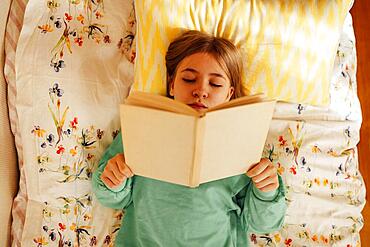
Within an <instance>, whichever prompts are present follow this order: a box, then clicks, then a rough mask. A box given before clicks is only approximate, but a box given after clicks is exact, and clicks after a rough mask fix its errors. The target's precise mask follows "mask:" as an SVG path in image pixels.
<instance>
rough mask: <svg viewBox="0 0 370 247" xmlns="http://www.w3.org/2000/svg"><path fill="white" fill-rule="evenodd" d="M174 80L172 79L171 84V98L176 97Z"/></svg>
mask: <svg viewBox="0 0 370 247" xmlns="http://www.w3.org/2000/svg"><path fill="white" fill-rule="evenodd" d="M174 84H175V82H174V80H173V79H172V78H171V82H170V96H172V97H174V96H175V95H174V94H173V89H174Z"/></svg>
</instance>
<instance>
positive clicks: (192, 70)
mask: <svg viewBox="0 0 370 247" xmlns="http://www.w3.org/2000/svg"><path fill="white" fill-rule="evenodd" d="M186 71H189V72H193V73H196V74H199V72H198V71H197V70H196V69H193V68H185V69H183V70H181V72H186ZM209 75H213V76H216V77H221V78H223V79H225V80H226V78H225V76H223V75H221V74H219V73H210V74H209Z"/></svg>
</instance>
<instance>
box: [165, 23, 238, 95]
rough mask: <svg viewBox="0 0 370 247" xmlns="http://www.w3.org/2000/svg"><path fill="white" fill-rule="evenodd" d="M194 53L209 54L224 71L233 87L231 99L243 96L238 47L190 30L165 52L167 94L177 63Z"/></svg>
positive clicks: (173, 42)
mask: <svg viewBox="0 0 370 247" xmlns="http://www.w3.org/2000/svg"><path fill="white" fill-rule="evenodd" d="M195 53H208V54H211V55H212V56H213V57H214V58H215V59H216V60H217V62H218V63H219V64H220V66H221V68H222V69H223V70H224V71H225V73H226V75H227V77H228V78H229V80H230V84H231V86H232V87H234V93H233V95H232V97H231V99H235V98H238V97H241V96H244V91H243V86H242V74H243V61H242V56H241V54H240V51H239V50H238V48H236V47H235V45H234V44H233V43H231V42H230V41H229V40H227V39H224V38H220V37H214V36H212V35H209V34H207V33H203V32H199V31H195V30H190V31H186V32H185V33H183V34H182V35H181V36H179V37H178V38H176V39H175V40H174V41H172V43H171V44H170V46H169V47H168V50H167V54H166V68H167V96H168V97H171V96H170V93H169V92H170V84H171V82H172V81H173V80H174V77H175V75H176V71H177V67H178V65H179V63H180V62H181V61H182V60H183V59H184V58H186V57H188V56H190V55H193V54H195Z"/></svg>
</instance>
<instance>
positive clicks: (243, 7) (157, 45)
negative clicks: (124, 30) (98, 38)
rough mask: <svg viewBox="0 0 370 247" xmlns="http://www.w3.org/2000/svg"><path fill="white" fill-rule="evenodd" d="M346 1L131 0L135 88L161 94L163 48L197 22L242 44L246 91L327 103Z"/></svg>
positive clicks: (203, 28)
mask: <svg viewBox="0 0 370 247" xmlns="http://www.w3.org/2000/svg"><path fill="white" fill-rule="evenodd" d="M351 6H352V0H337V1H314V0H309V1H295V0H289V1H268V0H267V1H261V0H258V1H257V0H256V1H254V0H253V1H232V0H223V1H213V0H207V1H203V0H186V1H167V0H162V1H146V0H145V1H144V0H138V1H136V2H135V8H136V17H137V22H138V24H137V26H138V34H137V37H136V38H137V60H136V66H135V85H134V88H135V89H136V90H141V91H149V92H152V93H158V94H163V95H165V92H166V90H165V89H166V69H165V68H166V67H165V53H166V51H167V48H168V46H169V44H170V42H171V41H172V40H173V39H174V38H175V37H177V36H178V35H179V34H180V33H181V31H182V30H184V29H185V30H186V29H196V30H200V31H204V32H207V33H211V34H213V35H215V36H220V37H224V38H227V39H229V40H231V41H232V42H234V44H235V45H236V46H238V47H239V48H240V49H241V51H242V53H243V56H244V66H245V73H244V76H243V79H244V80H243V81H244V82H245V83H244V86H245V91H246V92H247V93H261V92H263V93H265V94H266V95H267V96H268V97H271V98H275V99H277V100H282V101H288V102H293V103H307V104H311V105H328V104H329V103H330V102H329V99H330V98H329V85H330V75H331V72H332V68H333V64H334V58H335V52H336V49H337V46H338V39H339V35H340V32H341V29H342V26H343V21H344V18H345V16H346V15H347V13H348V11H349V9H350V7H351ZM148 40H150V41H151V42H148Z"/></svg>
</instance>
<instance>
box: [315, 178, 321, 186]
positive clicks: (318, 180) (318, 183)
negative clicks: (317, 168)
mask: <svg viewBox="0 0 370 247" xmlns="http://www.w3.org/2000/svg"><path fill="white" fill-rule="evenodd" d="M314 182H315V183H316V184H317V185H319V186H320V179H319V178H315V179H314Z"/></svg>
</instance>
